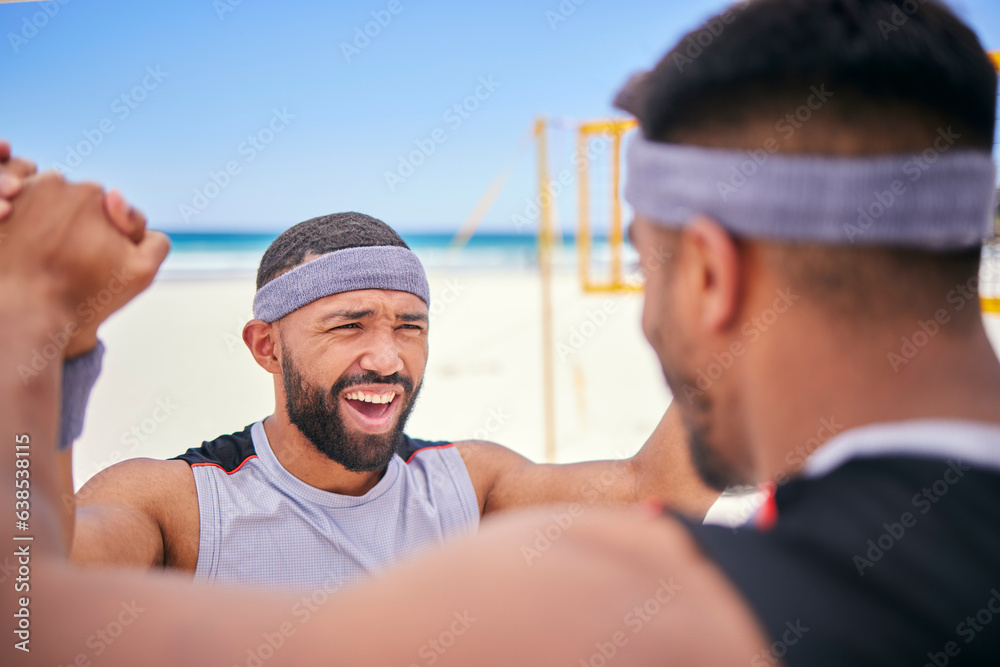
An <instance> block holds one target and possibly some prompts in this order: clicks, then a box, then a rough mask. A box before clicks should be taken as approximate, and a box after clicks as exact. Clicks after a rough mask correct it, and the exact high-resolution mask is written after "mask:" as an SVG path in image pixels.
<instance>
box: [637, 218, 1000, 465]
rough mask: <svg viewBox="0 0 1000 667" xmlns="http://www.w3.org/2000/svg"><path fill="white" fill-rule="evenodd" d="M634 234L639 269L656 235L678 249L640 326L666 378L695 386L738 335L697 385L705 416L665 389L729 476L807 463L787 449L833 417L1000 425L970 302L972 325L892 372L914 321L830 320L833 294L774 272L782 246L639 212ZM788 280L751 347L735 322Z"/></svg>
mask: <svg viewBox="0 0 1000 667" xmlns="http://www.w3.org/2000/svg"><path fill="white" fill-rule="evenodd" d="M629 234H630V237H631V238H632V241H633V243H634V244H635V246H636V248H637V249H638V251H639V254H640V257H641V259H642V262H643V265H644V266H649V265H653V266H655V265H656V263H655V262H654V261H653V258H654V257H657V251H660V250H661V248H662V247H663V246H664V245H666V246H669V247H670V249H671V250H672V256H671V258H670V259H669V260H668V262H670V264H669V266H667V267H666V270H655V271H648V270H647V281H646V299H645V303H644V309H643V331H644V333H645V335H646V338H647V340H648V341H649V343H650V345H652V347H653V348H654V349H655V350H656V352H657V355H658V356H659V358H660V361H661V363H662V365H663V368H664V372H665V374H666V375H667V377H668V380H669V381H670V382H671V384H674V385H676V384H678V383H681V384H683V382H688V383H690V384H691V385H695V380H694V378H695V377H696V376H697V373H698V371H699V370H704V369H707V368H708V367H709V366H710V365H711V364H712V363H713V362H717V360H718V357H719V356H720V355H724V354H725V353H726V352H727V351H728V350H730V349H731V346H732V344H733V343H734V342H741V343H742V344H743V345H744V353H743V354H742V355H741V356H739V357H738V358H737V359H735V361H734V362H733V363H732V365H731V366H730V367H729V368H728V369H726V370H725V371H724V372H723V373H722V374H721V376H720V377H718V378H717V379H715V380H713V381H712V383H711V386H710V387H708V388H707V389H706V390H705V391H704V396H705V397H707V398H709V399H710V401H711V405H712V408H711V410H710V411H709V412H708V413H703V412H699V411H698V410H696V409H695V407H694V405H692V402H689V401H688V400H685V394H684V390H683V387H682V386H673V387H672V389H673V391H674V394H675V396H676V397H677V399H676V400H675V404H676V405H677V406H678V407H679V409H680V410H681V412H682V414H683V416H684V421H685V423H686V424H687V425H688V426H691V425H698V426H700V427H702V428H704V429H705V432H706V434H707V438H708V445H709V446H710V448H711V450H712V453H713V454H714V455H715V456H716V458H717V460H719V461H721V462H722V463H723V464H724V465H726V466H727V467H728V468H729V469H730V471H731V474H732V476H733V479H735V480H739V481H743V482H760V481H775V480H781V479H783V478H787V477H791V476H794V475H795V474H796V473H797V472H798V471H799V470H800V469H801V467H802V465H803V463H804V458H803V457H800V456H796V455H794V453H795V452H796V450H797V449H801V447H802V445H803V443H805V442H807V441H809V440H810V439H811V438H814V437H816V433H817V430H818V428H819V427H820V420H821V419H827V420H829V419H830V418H833V419H834V420H835V422H836V423H837V424H838V426H839V428H840V431H846V430H847V429H849V428H853V427H856V426H863V425H866V424H872V423H878V422H890V421H903V420H907V419H928V418H950V419H969V420H977V421H985V422H993V423H996V422H998V421H1000V419H998V416H997V409H996V406H997V405H1000V362H998V361H997V357H996V355H995V354H994V352H993V350H992V347H991V345H990V342H989V338H988V336H987V334H986V331H985V328H984V326H983V323H982V318H981V317H979V315H978V312H977V311H976V310H974V309H968V311H966V312H964V313H962V316H963V317H967V318H969V321H968V326H964V327H959V326H953V327H947V328H943V329H942V331H941V333H940V334H938V335H937V336H935V337H934V338H932V339H931V340H930V342H929V343H928V345H927V346H926V347H925V348H923V349H922V350H921V352H920V354H919V355H917V356H916V357H915V358H914V359H913V360H912V361H911V362H910V364H909V366H908V367H907V369H906V372H905V373H896V372H894V371H893V370H892V368H891V367H890V365H889V364H888V363H887V362H886V353H887V351H889V350H893V349H895V348H896V347H897V346H898V345H899V340H900V338H901V337H903V336H906V335H910V334H912V332H913V329H914V327H915V326H916V323H915V322H914V321H913V320H911V319H909V318H906V317H902V318H899V319H898V320H894V319H891V318H877V319H872V320H871V321H860V318H852V319H846V318H842V319H838V318H837V317H831V314H830V311H829V309H828V308H827V304H825V303H823V301H822V300H821V299H815V298H810V296H809V294H808V292H806V291H803V290H802V288H801V286H798V285H789V283H788V280H787V279H786V277H785V276H784V275H783V274H782V273H781V271H780V270H777V269H776V268H775V267H776V262H775V261H773V260H772V258H771V253H772V251H773V248H774V247H775V245H776V244H768V243H764V242H747V243H743V244H738V243H737V242H736V241H735V240H734V239H733V238H732V237H731V236H730V235H729V234H728V233H727V232H726V231H725V229H724V228H723V227H722V226H721V225H719V224H718V223H717V222H715V221H714V220H711V219H710V218H707V217H703V216H699V217H696V218H693V219H692V220H691V221H690V222H689V224H688V225H686V226H685V227H684V228H683V230H682V231H677V232H669V231H666V230H664V229H662V228H660V227H658V226H656V225H655V224H653V223H652V222H651V221H650V220H648V219H646V218H644V217H643V216H641V215H639V216H637V217H636V219H635V221H634V223H633V224H632V225H631V227H630V230H629ZM660 254H662V251H661V253H660ZM789 288H791V290H792V292H793V293H796V295H797V296H798V297H799V299H798V300H797V301H796V302H795V303H794V305H793V306H792V307H790V308H788V309H787V311H786V312H784V313H782V314H781V315H780V316H778V318H777V320H776V321H775V322H774V324H773V325H772V326H770V327H769V328H768V330H767V331H766V332H765V333H764V334H763V335H761V336H760V337H759V339H758V340H756V341H754V342H752V343H751V342H750V341H749V340H748V339H747V337H746V336H745V335H744V334H743V332H742V327H743V326H744V325H745V324H746V323H747V322H751V321H752V318H754V317H758V316H759V315H760V314H761V313H762V312H763V311H765V310H766V309H768V308H771V307H773V304H774V301H775V298H776V297H775V295H776V293H777V292H778V291H779V290H786V289H789ZM944 296H945V295H944V294H942V295H941V299H942V302H943V300H944ZM957 316H958V315H957V314H956V317H957ZM696 388H697V387H696Z"/></svg>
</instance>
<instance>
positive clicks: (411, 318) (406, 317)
mask: <svg viewBox="0 0 1000 667" xmlns="http://www.w3.org/2000/svg"><path fill="white" fill-rule="evenodd" d="M396 319H397V320H403V321H404V322H423V323H425V324H426V323H427V321H428V319H427V314H426V313H401V314H399V315H397V316H396Z"/></svg>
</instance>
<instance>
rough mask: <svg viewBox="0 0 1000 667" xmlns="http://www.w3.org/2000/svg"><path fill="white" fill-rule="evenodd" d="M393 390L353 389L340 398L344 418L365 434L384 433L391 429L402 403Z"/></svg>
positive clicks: (399, 392) (397, 392) (396, 391)
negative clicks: (342, 404)
mask: <svg viewBox="0 0 1000 667" xmlns="http://www.w3.org/2000/svg"><path fill="white" fill-rule="evenodd" d="M402 393H403V392H402V391H401V390H398V389H395V388H391V389H389V388H384V387H379V388H377V389H375V388H353V389H351V390H350V391H347V392H345V393H344V394H342V396H341V400H343V402H344V404H345V406H346V407H347V409H346V410H344V414H345V417H346V418H347V419H348V420H350V421H352V422H354V425H355V426H356V427H357V428H358V429H359V430H361V431H364V432H366V433H384V432H385V431H387V430H389V428H391V427H392V424H393V422H394V421H395V417H396V415H397V413H398V412H399V405H400V404H401V403H402V400H400V396H401V395H402Z"/></svg>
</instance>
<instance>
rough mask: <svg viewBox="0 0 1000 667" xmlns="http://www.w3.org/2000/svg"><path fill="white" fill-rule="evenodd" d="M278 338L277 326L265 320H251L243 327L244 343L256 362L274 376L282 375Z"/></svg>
mask: <svg viewBox="0 0 1000 667" xmlns="http://www.w3.org/2000/svg"><path fill="white" fill-rule="evenodd" d="M277 338H278V329H277V325H276V324H268V323H267V322H265V321H263V320H250V321H249V322H247V323H246V325H245V326H244V327H243V342H244V343H246V345H247V349H249V350H250V354H252V355H253V358H254V361H256V362H257V364H258V365H259V366H260V367H261V368H263V369H264V370H265V371H267V372H268V373H271V374H272V375H279V374H280V373H281V361H280V359H278V350H277V348H278V345H279V343H278V342H277Z"/></svg>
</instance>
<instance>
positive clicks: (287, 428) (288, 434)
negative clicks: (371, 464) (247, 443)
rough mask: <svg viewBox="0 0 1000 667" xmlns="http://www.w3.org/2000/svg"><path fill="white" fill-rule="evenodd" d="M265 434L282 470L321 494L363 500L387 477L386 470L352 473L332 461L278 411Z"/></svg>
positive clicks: (270, 418)
mask: <svg viewBox="0 0 1000 667" xmlns="http://www.w3.org/2000/svg"><path fill="white" fill-rule="evenodd" d="M264 432H265V433H266V434H267V440H268V443H270V445H271V451H272V452H274V456H275V458H276V459H278V463H280V464H281V467H283V468H284V469H285V470H287V471H288V472H290V473H291V474H293V475H295V476H296V477H297V478H299V479H300V480H302V481H303V482H305V483H306V484H308V485H309V486H313V487H316V488H317V489H320V490H322V491H328V492H330V493H337V494H340V495H344V496H363V495H364V494H366V493H368V492H369V491H371V490H372V489H373V488H374V487H375V485H376V484H378V483H379V481H380V480H381V479H382V477H383V476H384V475H385V472H386V468H383V469H381V470H376V471H373V472H351V471H349V470H347V469H345V468H344V466H342V465H340V464H339V463H336V462H335V461H331V460H330V459H329V458H328V457H327V456H326V455H324V454H323V453H322V452H320V451H319V450H318V449H316V447H315V446H314V445H313V444H312V443H311V442H309V440H308V439H307V438H306V437H305V436H304V435H302V432H301V431H299V429H297V428H296V427H295V426H294V425H293V424H292V423H291V422H290V421H288V418H287V416H285V415H284V414H281V413H279V412H278V411H275V414H273V415H271V416H270V417H268V418H267V419H265V420H264Z"/></svg>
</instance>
